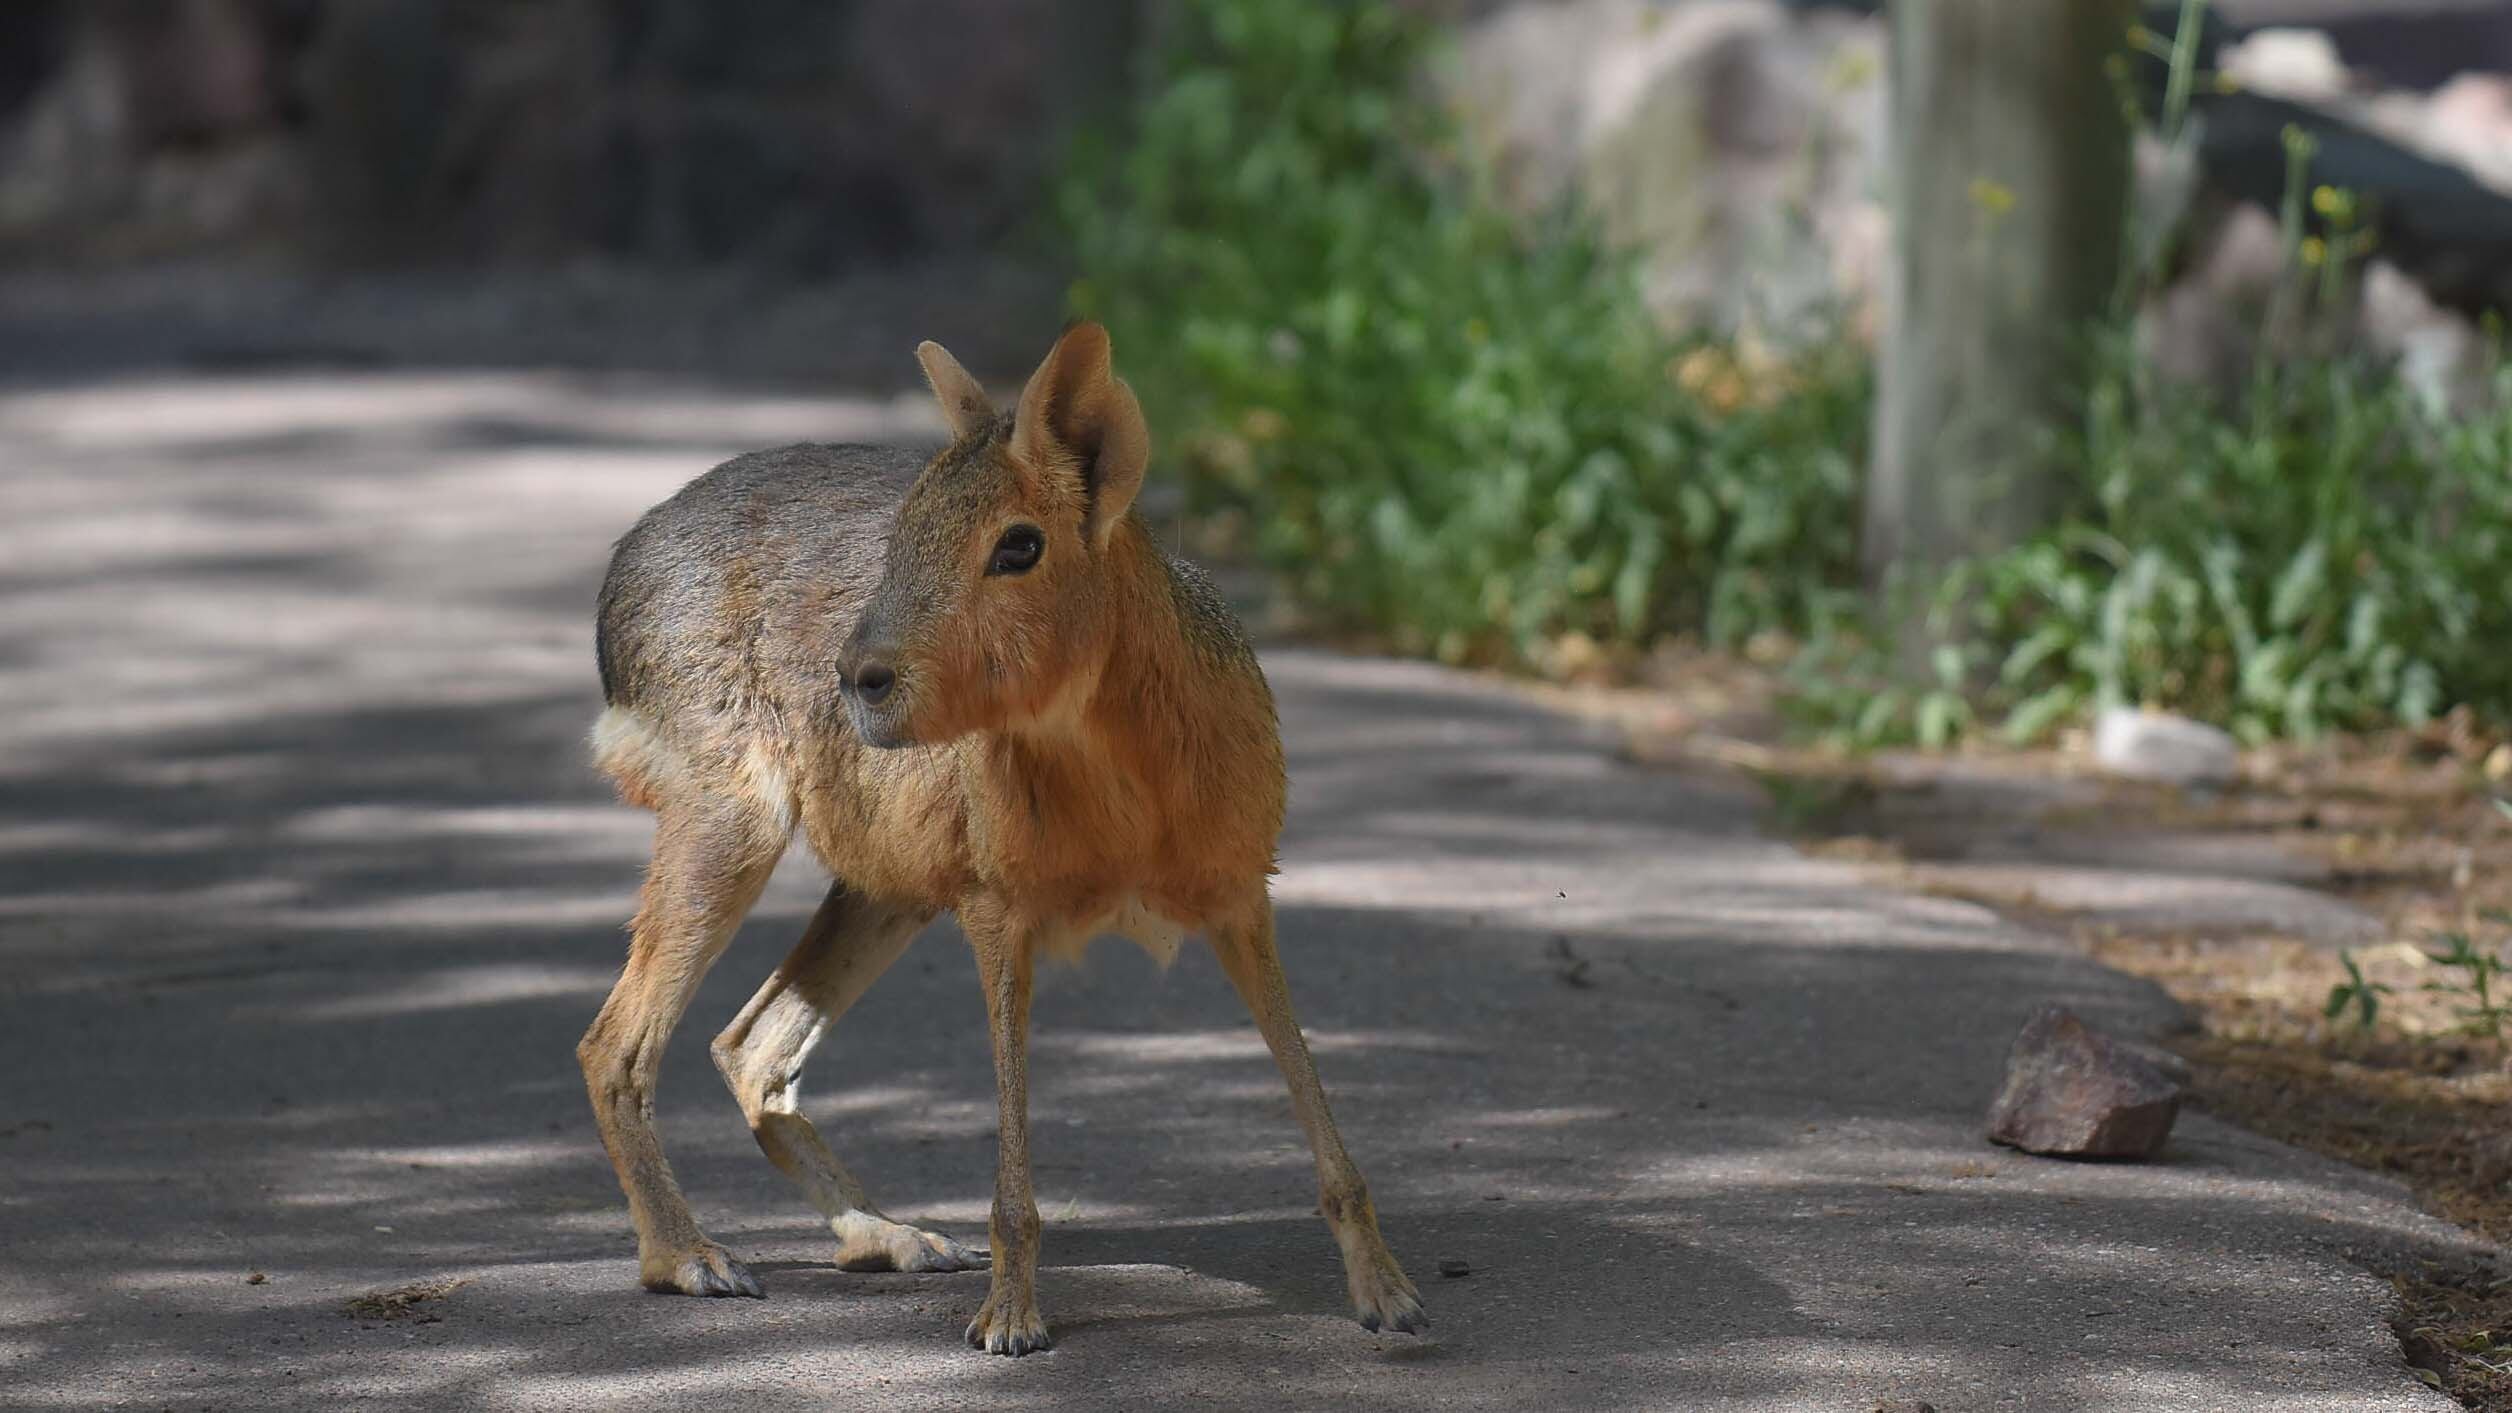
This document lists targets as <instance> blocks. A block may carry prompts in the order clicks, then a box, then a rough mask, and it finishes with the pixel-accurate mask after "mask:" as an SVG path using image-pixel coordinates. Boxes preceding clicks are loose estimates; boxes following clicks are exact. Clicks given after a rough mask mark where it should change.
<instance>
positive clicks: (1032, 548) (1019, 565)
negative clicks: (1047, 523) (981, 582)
mask: <svg viewBox="0 0 2512 1413" xmlns="http://www.w3.org/2000/svg"><path fill="white" fill-rule="evenodd" d="M1046 552H1047V537H1046V536H1044V535H1042V534H1040V533H1038V527H1037V526H1035V525H1015V526H1013V527H1012V528H1011V529H1009V530H1006V531H1004V532H1003V538H1002V539H999V540H997V541H995V542H994V557H993V558H992V559H989V560H987V561H986V572H987V573H988V574H1026V573H1028V572H1029V567H1030V566H1031V565H1033V564H1036V563H1037V562H1038V556H1040V555H1042V554H1045V553H1046Z"/></svg>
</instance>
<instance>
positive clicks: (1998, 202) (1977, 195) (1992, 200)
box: [1971, 177, 2015, 216]
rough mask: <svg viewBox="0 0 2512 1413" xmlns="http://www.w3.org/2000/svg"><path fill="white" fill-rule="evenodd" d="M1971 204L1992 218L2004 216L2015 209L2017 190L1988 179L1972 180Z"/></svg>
mask: <svg viewBox="0 0 2512 1413" xmlns="http://www.w3.org/2000/svg"><path fill="white" fill-rule="evenodd" d="M1971 204H1972V205H1974V206H1977V207H1979V208H1980V209H1981V210H1983V211H1986V212H1987V213H1989V215H1991V216H2003V215H2005V214H2006V213H2007V212H2009V211H2012V210H2014V209H2015V189H2014V188H2013V187H2011V186H2008V185H2007V184H2006V183H2004V182H1998V181H1991V180H1989V179H1988V178H1987V177H1973V178H1972V179H1971Z"/></svg>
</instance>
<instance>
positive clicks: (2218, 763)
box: [2093, 707, 2242, 785]
mask: <svg viewBox="0 0 2512 1413" xmlns="http://www.w3.org/2000/svg"><path fill="white" fill-rule="evenodd" d="M2093 758H2094V761H2095V763H2096V764H2098V765H2100V766H2101V767H2102V768H2103V769H2104V770H2107V771H2109V772H2111V773H2112V774H2113V775H2126V776H2130V777H2132V778H2135V779H2139V780H2160V781H2164V782H2166V783H2168V784H2173V785H2220V784H2222V783H2223V782H2225V781H2227V780H2230V779H2232V778H2233V777H2234V776H2236V775H2238V774H2240V773H2241V768H2242V757H2241V747H2240V746H2239V745H2237V744H2235V742H2234V740H2233V738H2232V737H2230V736H2228V735H2226V734H2225V733H2223V732H2222V731H2219V730H2217V729H2216V728H2214V727H2212V726H2209V725H2207V724H2206V723H2204V722H2200V721H2192V720H2190V719H2189V718H2188V717H2185V716H2174V715H2172V714H2171V713H2170V712H2163V711H2137V710H2134V709H2131V708H2126V707H2113V708H2110V709H2108V710H2105V711H2104V712H2103V713H2102V714H2101V715H2100V716H2099V717H2097V718H2096V719H2095V720H2094V724H2093Z"/></svg>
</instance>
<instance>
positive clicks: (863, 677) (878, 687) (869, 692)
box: [854, 656, 898, 706]
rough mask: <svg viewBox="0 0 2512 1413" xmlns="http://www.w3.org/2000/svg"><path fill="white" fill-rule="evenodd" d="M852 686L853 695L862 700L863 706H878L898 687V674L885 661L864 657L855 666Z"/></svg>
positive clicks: (878, 658)
mask: <svg viewBox="0 0 2512 1413" xmlns="http://www.w3.org/2000/svg"><path fill="white" fill-rule="evenodd" d="M854 684H855V695H856V696H857V697H860V698H862V699H863V704H864V705H865V706H879V705H880V704H881V700H882V698H884V697H887V696H888V695H889V694H890V689H891V688H892V687H895V686H897V685H898V673H897V672H896V671H894V670H893V669H892V668H891V667H890V664H889V662H888V660H887V659H885V658H882V657H876V656H866V657H864V658H862V659H860V660H858V661H857V662H856V664H855V672H854Z"/></svg>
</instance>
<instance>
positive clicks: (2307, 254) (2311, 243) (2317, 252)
mask: <svg viewBox="0 0 2512 1413" xmlns="http://www.w3.org/2000/svg"><path fill="white" fill-rule="evenodd" d="M2302 255H2303V263H2304V264H2306V265H2309V266H2312V267H2313V268H2315V269H2317V268H2318V267H2319V265H2320V262H2322V261H2323V260H2326V259H2328V258H2329V243H2328V242H2327V241H2324V240H2322V239H2321V238H2320V237H2318V236H2305V237H2303V250H2302Z"/></svg>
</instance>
